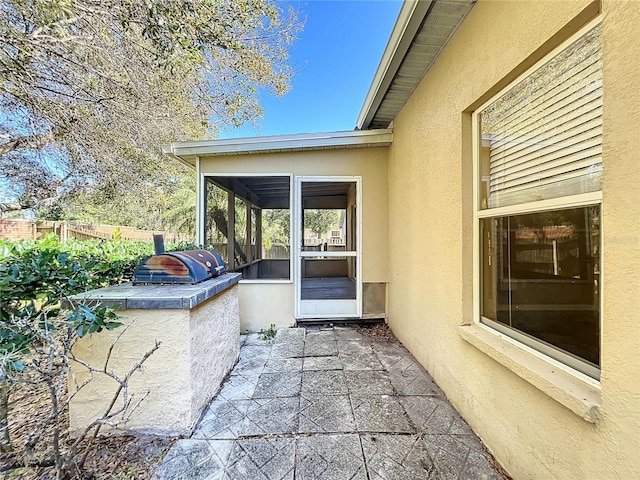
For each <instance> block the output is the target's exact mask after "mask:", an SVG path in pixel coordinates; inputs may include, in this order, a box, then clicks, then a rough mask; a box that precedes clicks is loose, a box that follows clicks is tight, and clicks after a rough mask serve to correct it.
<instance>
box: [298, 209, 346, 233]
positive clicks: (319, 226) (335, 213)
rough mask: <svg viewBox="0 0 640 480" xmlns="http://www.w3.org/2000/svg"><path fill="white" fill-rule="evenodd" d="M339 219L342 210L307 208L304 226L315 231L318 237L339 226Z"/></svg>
mask: <svg viewBox="0 0 640 480" xmlns="http://www.w3.org/2000/svg"><path fill="white" fill-rule="evenodd" d="M339 220H340V210H328V209H311V210H309V209H307V210H305V211H304V227H305V228H308V229H309V230H311V231H312V232H314V233H315V234H316V235H318V237H321V236H322V235H323V234H324V233H327V232H328V231H329V230H330V229H331V228H332V227H334V226H337V225H338V221H339Z"/></svg>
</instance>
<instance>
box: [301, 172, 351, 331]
mask: <svg viewBox="0 0 640 480" xmlns="http://www.w3.org/2000/svg"><path fill="white" fill-rule="evenodd" d="M307 182H326V183H332V182H333V183H335V182H344V183H355V185H356V205H355V217H356V218H355V220H356V222H355V223H356V225H355V229H356V242H355V255H345V253H347V254H348V253H350V252H352V251H349V252H323V253H322V256H327V257H332V256H333V257H344V256H354V257H355V259H356V270H355V276H356V278H355V280H356V298H355V300H318V301H319V302H320V301H322V302H327V304H326V306H327V307H328V308H326V311H325V312H322V313H303V308H302V305H301V302H302V298H301V297H302V261H301V260H302V258H303V257H304V256H314V254H315V256H317V253H316V252H304V253H303V251H302V247H303V245H302V244H303V242H304V238H303V235H304V232H303V231H302V219H303V215H302V213H303V208H302V184H303V183H307ZM294 193H295V203H294V205H293V225H294V232H293V233H294V234H293V235H292V238H293V239H294V241H295V248H294V250H293V252H292V253H293V255H292V261H293V263H294V279H295V280H294V284H295V294H294V302H295V308H294V311H295V317H296V319H305V318H360V317H362V211H363V208H362V177H361V176H335V175H326V176H296V177H295V192H294ZM330 302H331V303H330ZM341 302H355V305H350V306H351V308H350V309H348V308H345V309H344V311H342V306H346V305H347V304H346V303H341ZM353 307H355V308H353Z"/></svg>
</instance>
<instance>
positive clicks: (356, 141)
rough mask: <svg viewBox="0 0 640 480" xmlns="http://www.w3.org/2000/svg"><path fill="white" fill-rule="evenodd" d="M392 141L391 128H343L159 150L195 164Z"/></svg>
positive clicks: (210, 142) (372, 145)
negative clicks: (208, 159) (221, 157)
mask: <svg viewBox="0 0 640 480" xmlns="http://www.w3.org/2000/svg"><path fill="white" fill-rule="evenodd" d="M392 141H393V131H392V130H389V129H384V130H380V129H378V130H362V131H359V130H350V131H344V132H322V133H301V134H295V135H273V136H265V137H246V138H229V139H222V140H201V141H196V142H175V143H172V144H171V145H164V146H163V147H162V151H163V152H164V153H165V154H166V155H168V156H172V157H176V158H178V159H179V160H181V161H182V162H186V163H188V164H190V165H195V163H194V162H195V157H196V156H200V157H205V156H216V155H242V154H249V153H273V152H285V151H302V150H327V149H334V148H362V147H377V146H388V145H391V142H392Z"/></svg>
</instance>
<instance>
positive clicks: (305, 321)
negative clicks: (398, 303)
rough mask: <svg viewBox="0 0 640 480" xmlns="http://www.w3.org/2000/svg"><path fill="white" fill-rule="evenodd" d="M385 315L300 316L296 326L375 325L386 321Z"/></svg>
mask: <svg viewBox="0 0 640 480" xmlns="http://www.w3.org/2000/svg"><path fill="white" fill-rule="evenodd" d="M385 320H386V317H385V316H384V315H363V316H362V317H360V318H353V317H351V318H349V317H345V318H299V319H297V320H296V327H333V326H335V325H339V326H342V325H375V324H380V323H385Z"/></svg>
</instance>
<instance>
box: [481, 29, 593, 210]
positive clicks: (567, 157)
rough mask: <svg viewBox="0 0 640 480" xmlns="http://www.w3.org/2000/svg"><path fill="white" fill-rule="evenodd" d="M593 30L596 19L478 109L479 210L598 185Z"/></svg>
mask: <svg viewBox="0 0 640 480" xmlns="http://www.w3.org/2000/svg"><path fill="white" fill-rule="evenodd" d="M600 36H601V29H600V26H599V25H598V26H597V27H595V28H593V29H592V30H590V31H589V32H587V33H586V34H585V35H583V36H582V37H580V38H579V39H578V40H577V41H575V42H574V43H572V44H571V45H569V46H568V47H567V48H565V49H564V50H562V51H561V52H560V53H559V54H557V55H556V56H554V57H553V58H551V59H550V60H549V61H548V62H546V63H545V64H543V65H542V66H541V67H540V68H538V69H537V70H535V71H534V72H533V73H531V74H530V75H529V76H527V77H526V78H524V79H523V80H521V81H520V82H518V83H517V84H515V85H514V86H513V87H512V88H510V89H509V90H508V91H507V92H506V93H504V94H503V95H501V96H500V97H498V98H497V99H495V100H494V101H492V102H491V103H490V104H489V105H488V106H487V107H486V108H484V109H483V110H482V111H481V112H480V115H479V118H480V132H481V134H482V146H483V150H485V152H483V155H482V156H483V163H484V164H485V165H484V166H483V181H484V182H486V184H485V186H484V188H483V190H484V192H483V193H484V194H483V201H482V205H481V208H494V207H504V206H509V205H517V204H523V203H528V202H533V201H537V200H546V199H551V198H558V197H564V196H568V195H576V194H580V193H586V192H594V191H598V190H600V189H601V176H602V55H601V42H600ZM486 150H488V151H486ZM487 174H488V175H487Z"/></svg>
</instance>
